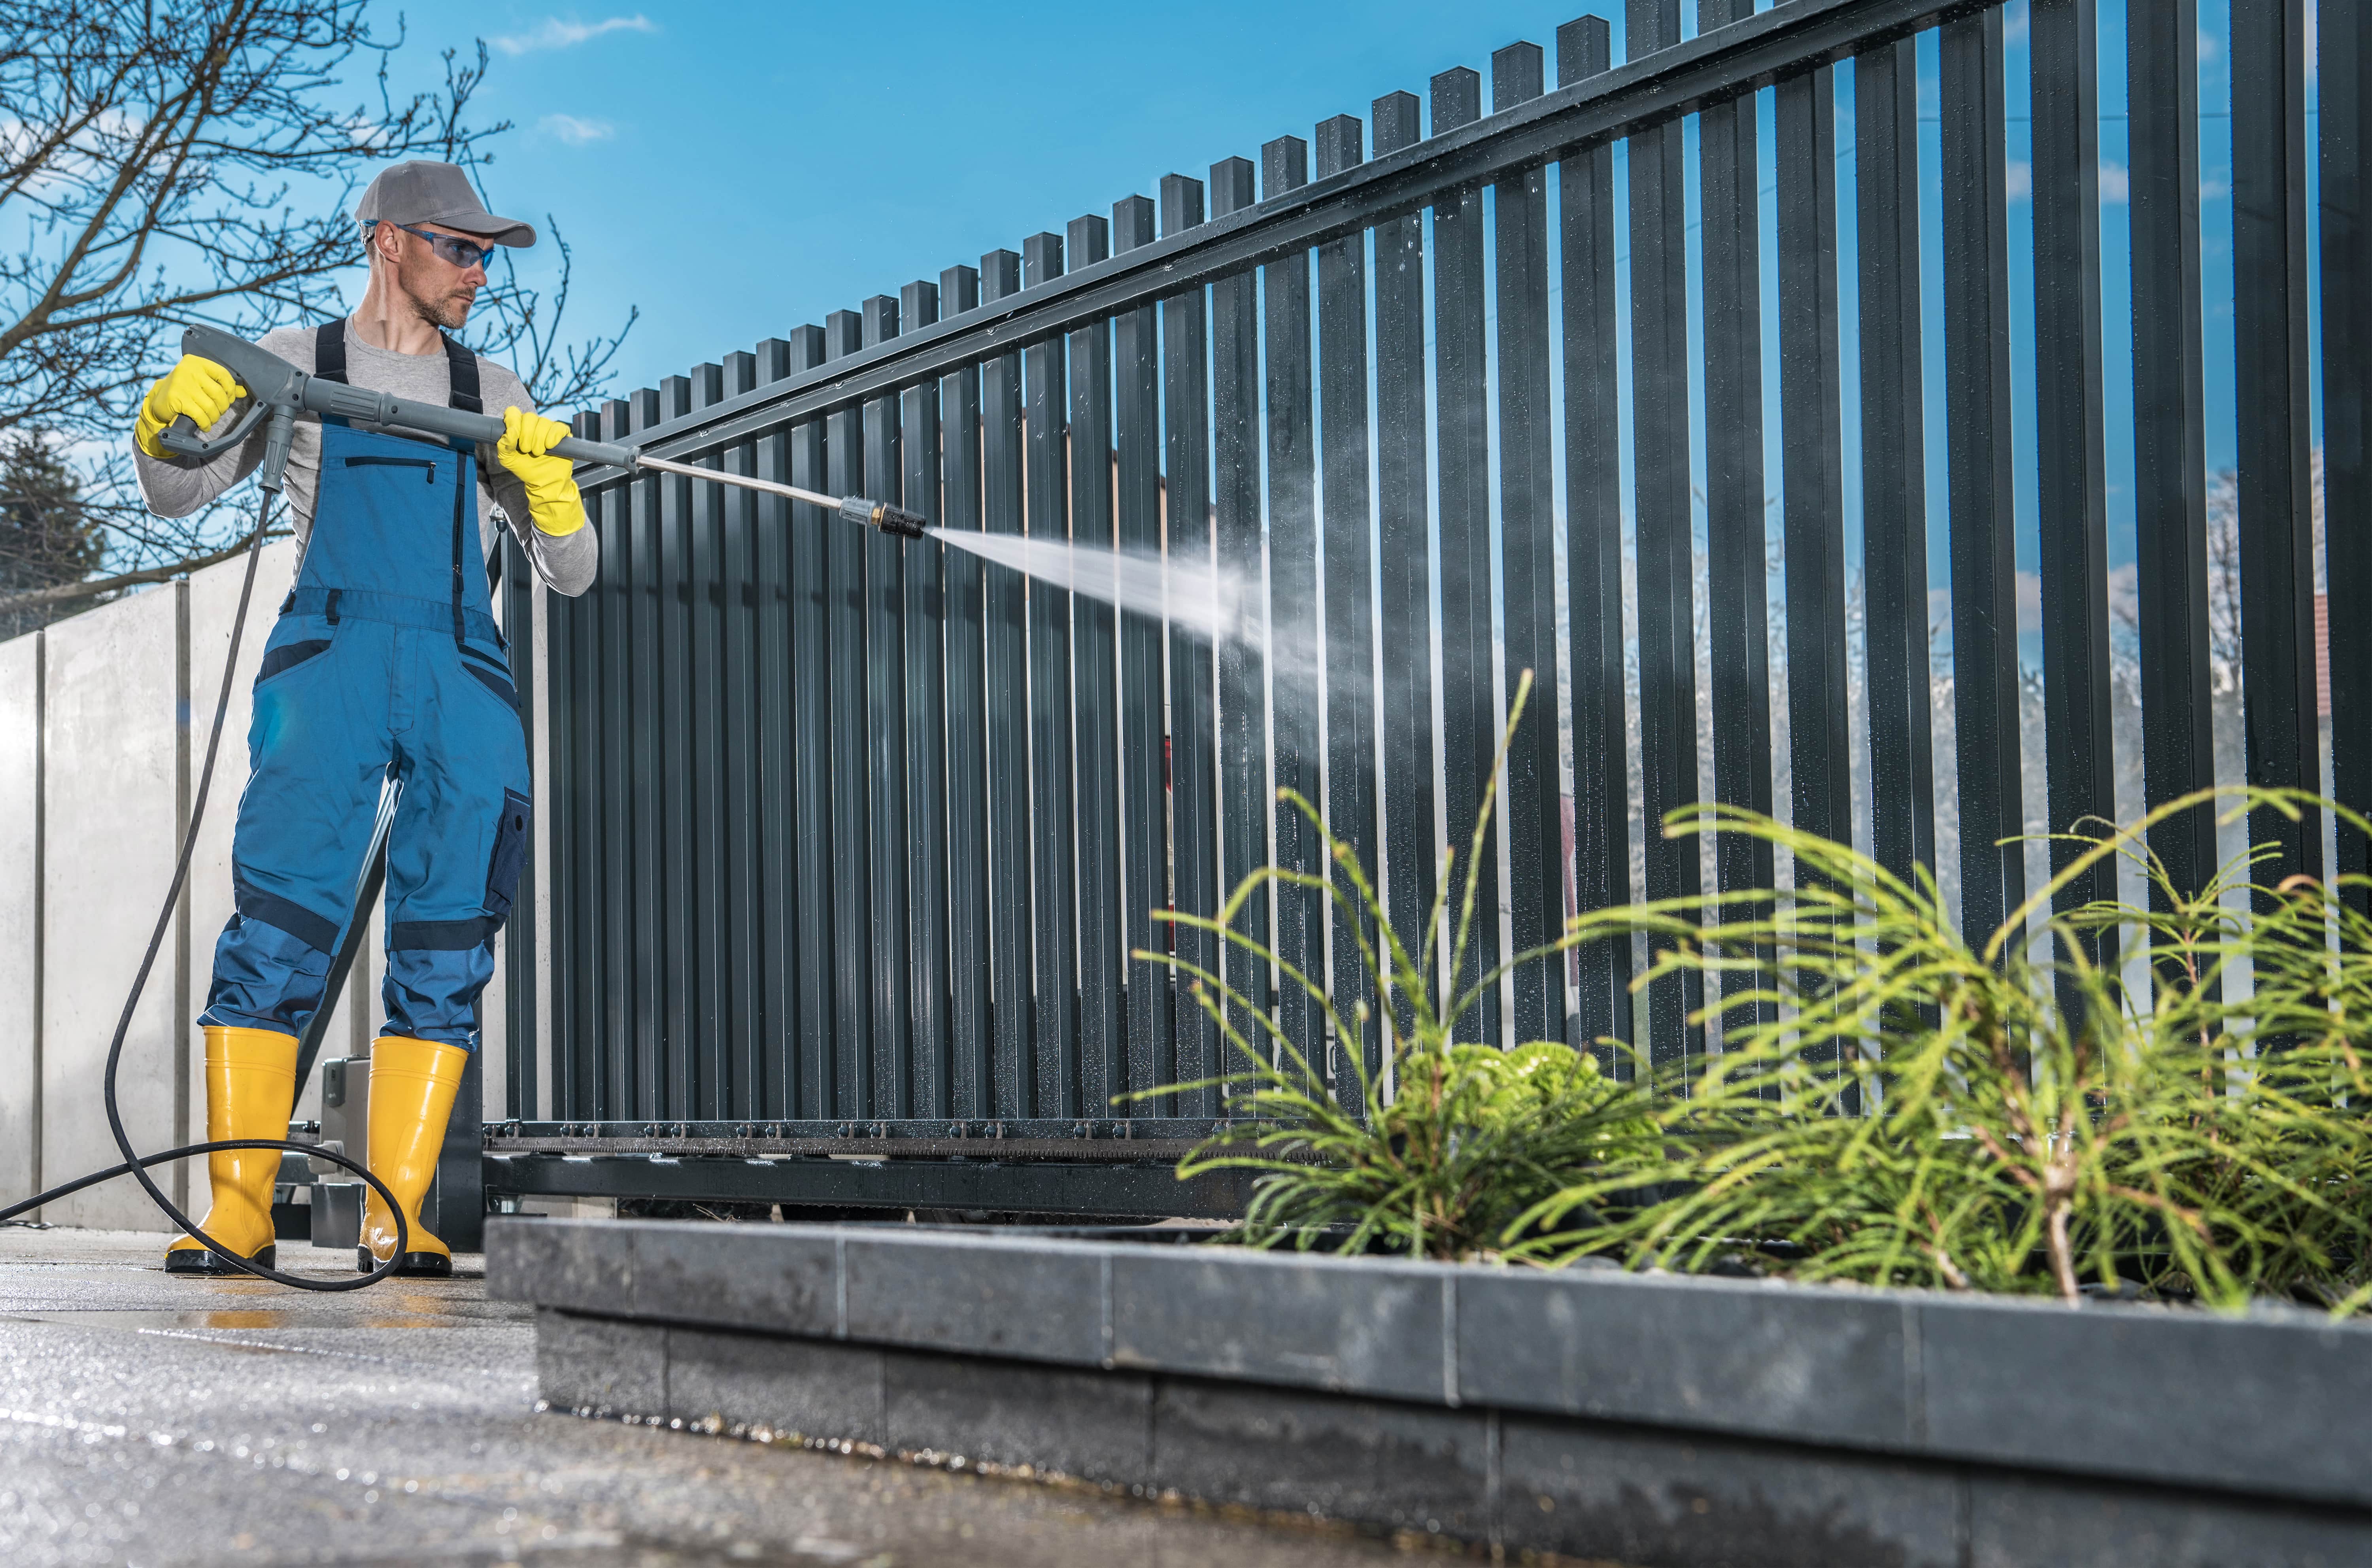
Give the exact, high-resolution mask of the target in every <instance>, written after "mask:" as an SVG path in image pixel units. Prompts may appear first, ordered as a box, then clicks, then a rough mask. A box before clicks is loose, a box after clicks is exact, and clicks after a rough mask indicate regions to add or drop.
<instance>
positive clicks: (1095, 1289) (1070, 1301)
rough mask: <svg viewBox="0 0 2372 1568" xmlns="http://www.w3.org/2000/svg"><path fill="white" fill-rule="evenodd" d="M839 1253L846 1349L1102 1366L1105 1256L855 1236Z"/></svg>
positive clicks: (969, 1240) (997, 1243)
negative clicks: (854, 1343)
mask: <svg viewBox="0 0 2372 1568" xmlns="http://www.w3.org/2000/svg"><path fill="white" fill-rule="evenodd" d="M846 1248H847V1250H846V1252H845V1255H844V1256H845V1263H844V1267H845V1268H846V1269H847V1271H848V1281H847V1283H848V1337H849V1338H850V1339H853V1340H871V1341H875V1342H879V1343H883V1344H893V1345H910V1346H918V1347H922V1348H924V1349H930V1350H948V1351H975V1352H978V1353H982V1354H984V1355H999V1356H1017V1357H1020V1358H1022V1359H1024V1360H1029V1361H1052V1362H1061V1363H1064V1364H1067V1365H1074V1366H1094V1365H1099V1364H1100V1363H1101V1362H1102V1360H1103V1356H1104V1336H1103V1270H1104V1257H1105V1254H1106V1253H1107V1251H1109V1250H1110V1249H1106V1248H1100V1247H1090V1246H1078V1245H1073V1246H1068V1247H1053V1246H1048V1245H1045V1244H1044V1243H1042V1242H1041V1243H1031V1242H1028V1241H1020V1240H1015V1239H1009V1238H998V1237H965V1236H916V1237H899V1236H878V1235H874V1236H868V1235H866V1234H864V1233H861V1232H854V1231H852V1232H850V1233H848V1235H847V1238H846Z"/></svg>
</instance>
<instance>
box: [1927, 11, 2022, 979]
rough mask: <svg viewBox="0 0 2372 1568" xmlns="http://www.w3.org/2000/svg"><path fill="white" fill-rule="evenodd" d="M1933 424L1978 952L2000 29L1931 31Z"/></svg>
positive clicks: (2003, 253) (2002, 271) (2004, 854)
mask: <svg viewBox="0 0 2372 1568" xmlns="http://www.w3.org/2000/svg"><path fill="white" fill-rule="evenodd" d="M1941 31H1942V36H1941V41H1940V49H1939V53H1940V55H1941V67H1940V68H1941V83H1942V85H1941V88H1940V91H1941V96H1942V106H1943V110H1942V112H1943V126H1942V133H1943V134H1942V136H1941V138H1940V140H1941V143H1942V155H1943V204H1944V212H1943V220H1944V423H1945V443H1946V445H1945V450H1946V461H1947V463H1948V467H1949V480H1948V492H1949V494H1950V497H1951V500H1950V506H1951V520H1952V697H1953V704H1952V705H1953V729H1954V733H1955V735H1956V737H1957V740H1956V745H1957V748H1958V750H1959V791H1960V923H1961V926H1962V929H1964V930H1966V931H1967V932H1969V933H1970V934H1971V935H1972V936H1975V937H1978V938H1980V939H1982V935H1984V934H1985V933H1988V932H1990V931H1992V930H1993V929H1994V927H1995V926H1997V925H1999V924H2000V923H2001V921H2002V917H2003V916H2005V915H2006V914H2007V913H2008V912H2010V911H2011V910H2013V909H2016V908H2017V906H2018V905H2019V904H2020V903H2022V902H2024V901H2025V899H2026V861H2025V855H2024V852H2023V851H2022V850H2021V849H2020V848H2019V846H2017V844H2015V843H2012V844H2008V845H2006V846H2005V845H2003V844H2002V843H2001V841H2002V840H2004V839H2007V838H2011V837H2013V836H2015V835H2016V834H2017V833H2019V832H2020V831H2022V830H2023V823H2024V816H2023V812H2022V809H2021V807H2020V804H2019V784H2018V754H2019V749H2018V722H2017V707H2018V690H2017V688H2018V681H2017V549H2016V538H2015V534H2014V530H2013V519H2012V517H2011V514H2010V405H2009V236H2008V223H2009V216H2008V203H2009V196H2008V180H2009V171H2008V163H2007V159H2008V151H2007V146H2006V142H2005V141H2004V136H2005V134H2006V133H2005V127H2004V115H2005V114H2006V110H2005V109H2004V107H2003V97H2002V92H2003V83H2002V78H2003V70H2004V66H2003V62H2002V16H2001V13H2000V12H1999V11H1998V10H1988V11H1986V12H1984V13H1982V15H1979V16H1975V17H1964V18H1962V19H1961V20H1959V21H1955V22H1948V23H1947V24H1946V25H1945V26H1944V28H1943V29H1941Z"/></svg>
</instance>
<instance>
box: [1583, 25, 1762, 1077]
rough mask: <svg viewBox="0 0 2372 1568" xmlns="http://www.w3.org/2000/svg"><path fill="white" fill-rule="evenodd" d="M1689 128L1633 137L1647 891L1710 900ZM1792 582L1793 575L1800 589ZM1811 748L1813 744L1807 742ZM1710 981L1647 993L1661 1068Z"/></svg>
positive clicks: (1666, 35)
mask: <svg viewBox="0 0 2372 1568" xmlns="http://www.w3.org/2000/svg"><path fill="white" fill-rule="evenodd" d="M1625 39H1626V44H1627V52H1628V54H1629V56H1630V59H1631V61H1633V62H1634V63H1635V62H1637V61H1639V60H1641V59H1644V58H1645V57H1647V56H1649V55H1650V54H1652V53H1654V52H1657V51H1659V50H1664V49H1669V48H1670V47H1672V46H1673V45H1675V44H1677V43H1679V42H1680V0H1631V4H1630V9H1629V11H1628V14H1627V17H1626V23H1625ZM1680 165H1681V137H1680V124H1679V122H1671V123H1668V124H1665V125H1660V126H1657V127H1656V128H1655V129H1654V130H1651V131H1645V132H1642V133H1640V134H1637V135H1635V136H1633V137H1632V138H1631V386H1632V429H1631V448H1632V454H1633V456H1632V476H1633V478H1632V485H1633V489H1634V493H1635V494H1636V497H1637V503H1636V504H1637V513H1636V517H1635V521H1634V530H1635V532H1636V535H1637V538H1638V576H1639V746H1640V780H1641V784H1642V799H1643V801H1644V803H1645V810H1646V824H1645V834H1646V844H1645V848H1646V881H1647V887H1646V893H1647V897H1649V898H1650V899H1668V898H1692V897H1694V896H1696V895H1697V894H1698V893H1700V892H1702V891H1703V881H1702V879H1701V878H1700V877H1699V874H1698V871H1697V846H1696V844H1695V842H1694V841H1692V840H1671V839H1667V838H1665V837H1664V835H1663V832H1662V825H1663V820H1664V816H1665V814H1666V813H1667V812H1669V811H1670V810H1672V809H1673V808H1674V807H1680V806H1686V805H1689V804H1690V803H1692V802H1693V801H1694V800H1695V799H1696V793H1697V698H1696V649H1695V643H1694V624H1693V613H1692V602H1691V600H1692V595H1691V588H1692V581H1691V579H1692V575H1693V566H1692V562H1691V559H1690V538H1689V536H1690V517H1689V512H1690V507H1689V333H1688V295H1689V280H1688V237H1687V233H1686V227H1685V226H1686V223H1687V208H1686V204H1685V202H1684V200H1683V193H1682V186H1681V180H1682V173H1681V166H1680ZM1792 576H1793V574H1790V577H1791V579H1792ZM1799 744H1800V742H1799ZM1699 989H1700V988H1699V985H1698V982H1697V981H1696V980H1695V978H1694V977H1693V976H1691V977H1688V978H1687V979H1686V980H1682V979H1680V978H1678V977H1675V978H1672V979H1668V980H1664V981H1657V983H1656V985H1655V986H1654V987H1653V988H1651V989H1650V990H1649V991H1648V993H1647V1037H1648V1040H1647V1049H1648V1057H1649V1060H1650V1061H1651V1062H1652V1063H1654V1064H1655V1065H1656V1066H1657V1067H1659V1068H1660V1067H1664V1066H1667V1065H1677V1064H1680V1063H1686V1062H1688V1061H1691V1060H1692V1059H1693V1058H1694V1057H1695V1056H1696V1055H1697V1054H1698V1053H1699V1051H1700V1049H1701V1048H1700V1047H1699V1045H1698V1040H1699V1037H1700V1036H1701V1034H1702V1032H1703V1031H1702V1030H1699V1029H1693V1028H1690V1027H1689V1025H1688V1023H1687V1018H1688V1016H1689V1015H1690V1014H1692V1012H1694V1011H1695V1008H1696V1005H1697V992H1698V990H1699Z"/></svg>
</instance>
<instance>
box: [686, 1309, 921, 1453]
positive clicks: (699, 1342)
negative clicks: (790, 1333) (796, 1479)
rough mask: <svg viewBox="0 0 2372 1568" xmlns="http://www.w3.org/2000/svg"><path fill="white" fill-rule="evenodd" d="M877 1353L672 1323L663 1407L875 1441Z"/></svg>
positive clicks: (879, 1430) (878, 1437)
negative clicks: (693, 1327) (680, 1325)
mask: <svg viewBox="0 0 2372 1568" xmlns="http://www.w3.org/2000/svg"><path fill="white" fill-rule="evenodd" d="M881 1355H882V1353H881V1352H880V1351H879V1350H878V1349H876V1348H875V1347H873V1346H871V1345H851V1344H841V1343H838V1342H833V1341H830V1340H789V1339H777V1338H774V1337H773V1336H772V1335H768V1334H737V1333H732V1332H729V1331H725V1330H713V1329H683V1328H677V1329H670V1330H668V1395H669V1400H668V1413H669V1415H671V1416H679V1417H680V1418H682V1419H683V1420H685V1421H687V1422H692V1421H702V1420H704V1419H706V1418H707V1417H710V1416H715V1417H717V1418H718V1419H719V1420H722V1421H724V1422H725V1423H727V1424H728V1425H730V1424H737V1423H739V1424H747V1425H750V1426H771V1427H773V1428H774V1429H775V1430H776V1431H778V1432H796V1433H801V1434H805V1435H807V1436H809V1437H841V1438H846V1439H847V1440H849V1441H850V1442H853V1443H879V1442H881V1441H882V1434H883V1426H882V1420H881Z"/></svg>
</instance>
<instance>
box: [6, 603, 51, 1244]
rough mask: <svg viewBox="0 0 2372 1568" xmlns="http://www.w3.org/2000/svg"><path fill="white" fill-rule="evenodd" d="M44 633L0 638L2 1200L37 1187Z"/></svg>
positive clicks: (23, 1195)
mask: <svg viewBox="0 0 2372 1568" xmlns="http://www.w3.org/2000/svg"><path fill="white" fill-rule="evenodd" d="M40 668H41V635H40V633H34V634H32V635H29V636H24V637H15V638H11V639H10V640H8V641H7V642H5V643H0V1203H9V1202H16V1201H17V1199H19V1198H23V1197H27V1196H29V1194H30V1193H31V1192H32V1191H33V1188H34V1175H35V1169H34V1151H35V1148H36V1146H37V1141H36V1139H35V1137H34V1117H35V1116H36V1115H37V1114H38V1109H37V1108H38V1103H39V1097H38V1096H36V1095H35V1094H34V1092H33V1090H34V1084H35V1081H36V1079H35V1074H36V1072H37V1070H38V1069H37V1063H36V1058H35V1055H34V1042H35V1040H36V1032H35V1026H36V1025H37V1023H38V1022H39V1020H38V1019H37V1018H36V1017H35V1016H34V1013H33V1005H34V998H35V997H37V996H38V995H40V994H41V988H40V987H39V986H38V985H37V984H36V983H35V981H34V970H33V964H34V959H35V955H36V953H37V951H38V940H39V937H38V934H37V931H36V922H37V921H38V919H39V912H40V909H41V900H40V898H39V896H38V892H39V889H37V887H36V885H35V883H34V879H33V878H34V866H35V862H36V860H37V858H38V856H37V855H36V854H35V853H34V850H35V845H34V839H33V830H34V823H35V820H36V819H37V818H38V816H39V814H40V813H39V811H38V798H39V791H40V786H41V778H40V773H39V762H40V757H41V734H40V729H39V726H40V687H39V682H40Z"/></svg>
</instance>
